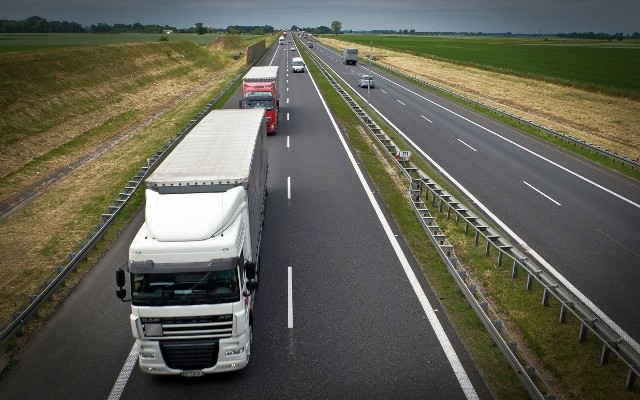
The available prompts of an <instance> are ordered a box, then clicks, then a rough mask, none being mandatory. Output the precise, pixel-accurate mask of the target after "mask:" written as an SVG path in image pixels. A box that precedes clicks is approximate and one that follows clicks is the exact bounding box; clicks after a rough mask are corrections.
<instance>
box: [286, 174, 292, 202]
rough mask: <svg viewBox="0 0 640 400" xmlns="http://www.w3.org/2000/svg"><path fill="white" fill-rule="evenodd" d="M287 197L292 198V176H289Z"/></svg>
mask: <svg viewBox="0 0 640 400" xmlns="http://www.w3.org/2000/svg"><path fill="white" fill-rule="evenodd" d="M287 199H289V200H291V177H290V176H287Z"/></svg>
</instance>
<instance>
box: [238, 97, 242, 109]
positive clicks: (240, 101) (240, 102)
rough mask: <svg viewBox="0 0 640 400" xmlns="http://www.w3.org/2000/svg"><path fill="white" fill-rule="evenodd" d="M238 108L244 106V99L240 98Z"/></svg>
mask: <svg viewBox="0 0 640 400" xmlns="http://www.w3.org/2000/svg"><path fill="white" fill-rule="evenodd" d="M238 108H242V99H241V100H238Z"/></svg>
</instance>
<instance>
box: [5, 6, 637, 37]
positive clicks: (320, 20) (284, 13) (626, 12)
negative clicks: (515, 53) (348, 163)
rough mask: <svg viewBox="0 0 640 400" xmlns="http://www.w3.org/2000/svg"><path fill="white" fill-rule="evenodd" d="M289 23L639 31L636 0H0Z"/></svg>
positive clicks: (74, 11) (31, 9) (177, 20)
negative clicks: (334, 22)
mask: <svg viewBox="0 0 640 400" xmlns="http://www.w3.org/2000/svg"><path fill="white" fill-rule="evenodd" d="M34 15H36V16H39V17H42V18H45V19H47V20H49V21H69V22H78V23H80V24H81V25H84V26H89V25H92V24H97V23H99V22H104V23H107V24H109V25H113V24H115V23H125V24H132V23H136V22H140V23H142V24H144V25H146V24H158V25H165V24H166V25H169V26H174V27H177V28H188V27H192V26H194V25H195V24H196V23H197V22H202V23H203V24H204V26H207V27H214V28H226V27H227V26H229V25H270V26H273V27H274V28H285V29H288V28H290V27H291V26H292V25H297V26H300V27H318V26H322V25H324V26H329V27H330V26H331V22H332V21H340V22H342V28H343V30H349V29H353V30H372V29H392V30H398V29H415V30H416V31H429V32H430V31H438V32H443V31H453V32H513V33H537V32H542V33H560V32H596V33H598V32H604V33H617V32H622V33H629V34H631V33H633V32H640V0H610V1H605V0H0V19H14V20H22V19H26V18H28V17H31V16H34Z"/></svg>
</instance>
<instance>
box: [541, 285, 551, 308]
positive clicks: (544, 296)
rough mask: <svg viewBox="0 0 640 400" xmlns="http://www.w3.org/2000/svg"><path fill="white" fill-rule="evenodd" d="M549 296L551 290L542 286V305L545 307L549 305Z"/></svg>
mask: <svg viewBox="0 0 640 400" xmlns="http://www.w3.org/2000/svg"><path fill="white" fill-rule="evenodd" d="M550 297H551V291H550V290H549V289H547V288H544V291H543V292H542V305H543V306H545V307H548V306H549V298H550Z"/></svg>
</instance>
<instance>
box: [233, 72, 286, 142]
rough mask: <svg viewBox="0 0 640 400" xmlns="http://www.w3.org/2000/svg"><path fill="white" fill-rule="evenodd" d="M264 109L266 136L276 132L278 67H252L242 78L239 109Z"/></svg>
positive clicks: (278, 110)
mask: <svg viewBox="0 0 640 400" xmlns="http://www.w3.org/2000/svg"><path fill="white" fill-rule="evenodd" d="M258 107H261V108H264V109H265V110H266V126H267V134H275V133H276V132H277V131H278V113H279V112H280V100H279V99H278V66H265V67H252V68H251V69H250V70H249V72H247V74H246V75H245V76H244V77H243V78H242V100H240V108H258Z"/></svg>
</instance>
